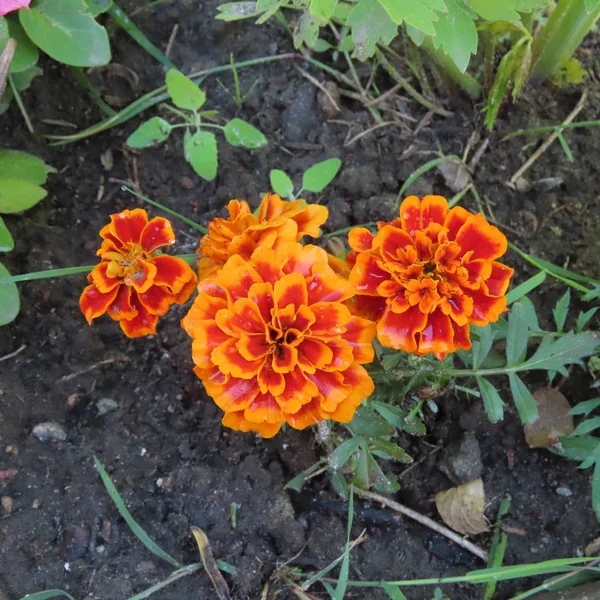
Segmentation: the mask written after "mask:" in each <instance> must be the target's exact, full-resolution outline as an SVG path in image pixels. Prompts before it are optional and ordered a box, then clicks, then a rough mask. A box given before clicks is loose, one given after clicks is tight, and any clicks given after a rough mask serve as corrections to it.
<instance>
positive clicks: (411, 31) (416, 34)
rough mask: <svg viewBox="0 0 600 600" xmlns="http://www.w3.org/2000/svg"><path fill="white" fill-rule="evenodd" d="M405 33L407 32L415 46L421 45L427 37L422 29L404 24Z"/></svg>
mask: <svg viewBox="0 0 600 600" xmlns="http://www.w3.org/2000/svg"><path fill="white" fill-rule="evenodd" d="M406 33H408V37H409V38H410V39H411V40H412V41H413V43H414V44H415V46H419V47H420V46H422V44H423V42H424V41H425V38H426V37H427V36H426V35H425V34H424V33H423V32H422V31H419V30H418V29H415V28H414V27H412V26H411V25H407V26H406Z"/></svg>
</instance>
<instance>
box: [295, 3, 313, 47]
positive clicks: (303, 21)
mask: <svg viewBox="0 0 600 600" xmlns="http://www.w3.org/2000/svg"><path fill="white" fill-rule="evenodd" d="M318 39H319V20H318V19H317V18H316V17H313V16H312V15H311V14H310V13H309V12H308V11H307V12H304V13H302V16H301V17H300V18H299V19H298V22H297V23H296V27H295V28H294V48H300V47H301V46H302V44H305V45H306V46H308V47H309V48H312V47H313V46H314V45H315V44H316V43H317V40H318Z"/></svg>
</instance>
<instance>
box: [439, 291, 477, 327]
mask: <svg viewBox="0 0 600 600" xmlns="http://www.w3.org/2000/svg"><path fill="white" fill-rule="evenodd" d="M440 310H441V311H442V312H443V313H444V314H445V315H448V316H449V317H450V318H451V319H452V320H453V321H454V322H455V323H456V324H457V325H459V326H461V327H462V326H463V325H466V324H467V323H468V322H469V319H470V317H471V315H472V314H473V298H471V297H470V296H467V295H466V294H463V295H458V294H457V295H453V296H450V297H448V298H444V299H443V300H442V302H441V303H440Z"/></svg>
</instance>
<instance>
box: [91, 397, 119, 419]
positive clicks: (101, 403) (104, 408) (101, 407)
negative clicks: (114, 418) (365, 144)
mask: <svg viewBox="0 0 600 600" xmlns="http://www.w3.org/2000/svg"><path fill="white" fill-rule="evenodd" d="M96 408H97V409H98V414H99V415H106V414H108V413H109V412H112V411H113V410H116V409H117V408H119V405H118V404H117V403H116V402H115V401H114V400H113V399H112V398H100V400H98V402H96Z"/></svg>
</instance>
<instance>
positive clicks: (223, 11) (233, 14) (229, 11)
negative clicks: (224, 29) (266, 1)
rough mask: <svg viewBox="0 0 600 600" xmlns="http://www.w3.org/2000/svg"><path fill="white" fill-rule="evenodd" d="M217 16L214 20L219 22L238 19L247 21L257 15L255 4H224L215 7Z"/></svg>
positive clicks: (252, 2) (253, 2)
mask: <svg viewBox="0 0 600 600" xmlns="http://www.w3.org/2000/svg"><path fill="white" fill-rule="evenodd" d="M217 10H218V11H219V14H218V15H217V16H216V17H215V19H219V20H220V21H238V20H240V19H248V18H250V17H253V16H255V15H257V14H258V11H257V10H256V2H255V1H254V0H252V1H251V2H226V3H225V4H221V5H219V6H217Z"/></svg>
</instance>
